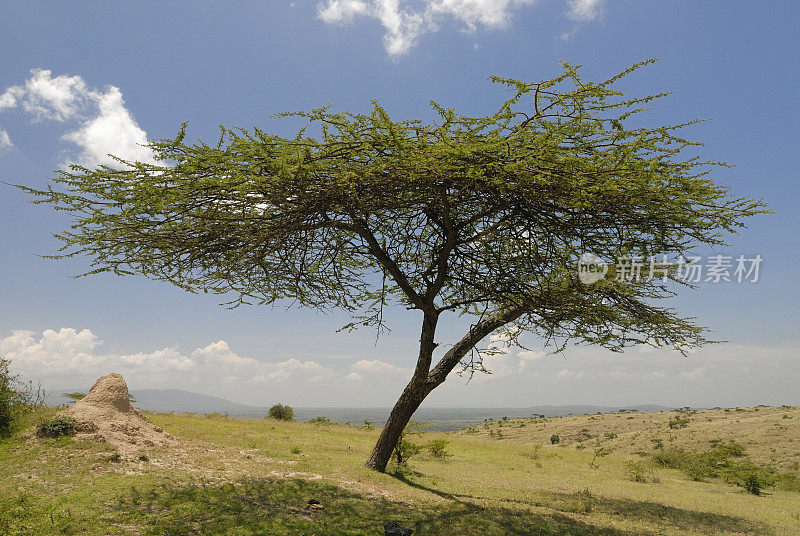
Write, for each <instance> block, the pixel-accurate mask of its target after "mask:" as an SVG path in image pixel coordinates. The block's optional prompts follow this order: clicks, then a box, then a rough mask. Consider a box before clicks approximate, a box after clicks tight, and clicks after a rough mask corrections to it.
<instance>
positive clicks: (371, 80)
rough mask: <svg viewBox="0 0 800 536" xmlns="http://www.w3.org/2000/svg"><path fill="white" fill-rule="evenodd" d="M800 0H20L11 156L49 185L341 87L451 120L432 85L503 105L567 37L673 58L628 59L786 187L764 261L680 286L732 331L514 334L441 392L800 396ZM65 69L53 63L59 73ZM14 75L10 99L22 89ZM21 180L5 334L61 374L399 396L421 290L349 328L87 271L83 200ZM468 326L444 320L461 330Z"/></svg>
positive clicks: (661, 397)
mask: <svg viewBox="0 0 800 536" xmlns="http://www.w3.org/2000/svg"><path fill="white" fill-rule="evenodd" d="M799 23H800V4H797V3H795V2H773V3H769V4H755V3H750V2H733V1H720V2H712V1H708V2H691V1H680V2H678V1H676V2H658V1H623V0H618V1H615V2H603V1H597V0H594V1H592V0H581V1H576V2H564V1H558V0H551V1H546V0H538V1H528V0H493V1H492V0H419V1H412V0H408V1H399V0H388V1H377V0H349V1H343V0H340V1H339V2H332V1H328V0H326V1H322V0H295V1H294V2H289V1H278V0H271V1H265V2H238V3H219V2H203V1H196V2H168V3H155V2H153V3H148V2H137V3H110V2H89V1H85V2H80V3H23V2H20V3H10V2H5V3H2V5H0V50H2V51H3V54H2V58H3V59H2V62H1V63H0V179H2V180H4V181H7V182H11V183H22V184H29V185H35V186H42V185H44V184H45V183H46V181H47V179H48V178H49V177H51V176H52V174H53V172H54V170H57V169H59V168H60V167H62V166H63V165H64V164H65V163H66V162H85V163H92V162H101V161H102V160H103V158H104V155H105V152H106V151H109V150H111V151H114V152H117V153H120V152H125V151H133V153H131V152H128V153H127V154H134V155H145V156H146V152H145V153H141V152H138V153H137V152H136V151H137V150H138V149H137V148H136V145H135V143H136V141H138V140H143V139H146V138H159V137H168V136H172V135H174V134H175V132H176V131H177V128H178V125H179V124H180V123H181V122H183V121H190V128H189V135H190V136H192V137H199V138H203V139H206V140H214V141H215V140H216V137H217V128H218V125H220V124H224V125H227V126H245V127H250V126H253V125H258V126H261V127H263V128H265V129H267V130H269V131H272V132H275V133H278V134H284V135H288V134H292V133H293V131H294V130H293V129H294V128H295V126H296V125H294V124H292V123H291V122H290V121H286V120H272V119H269V117H268V116H269V115H270V114H274V113H278V112H282V111H291V110H298V109H309V108H313V107H317V106H322V105H327V104H332V105H333V106H334V108H336V109H341V110H352V111H366V110H367V109H368V108H369V106H370V101H371V99H376V98H377V99H379V100H380V102H381V103H382V104H383V105H384V106H385V107H386V108H387V109H388V110H389V112H390V113H391V114H392V115H393V116H394V117H395V118H398V119H401V118H421V119H430V118H431V117H432V113H431V110H430V108H429V106H428V101H429V100H430V99H434V100H437V101H439V102H441V103H442V104H445V105H447V106H451V107H454V108H456V109H457V110H458V111H460V112H463V113H465V114H481V113H487V112H491V111H493V110H494V109H495V108H496V106H497V105H498V104H499V103H500V102H502V100H503V99H504V97H505V96H506V94H505V93H504V91H503V90H502V89H501V88H499V87H496V86H494V85H492V84H490V83H488V82H487V81H486V78H487V76H489V75H492V74H496V75H501V76H508V77H514V78H519V79H523V80H529V81H535V80H539V79H543V78H548V77H550V76H552V75H554V74H555V73H557V72H558V70H559V66H558V61H559V60H566V61H569V62H570V63H577V64H582V65H584V75H585V76H586V77H587V78H601V77H605V76H609V75H611V74H614V73H616V72H618V71H620V70H622V69H624V68H625V67H627V66H629V65H630V64H632V63H633V62H635V61H638V60H642V59H646V58H651V57H659V58H662V61H661V62H660V63H658V64H656V65H653V66H651V67H648V68H647V69H644V70H642V71H639V72H638V73H636V74H635V75H634V76H632V77H631V78H629V79H626V80H625V81H624V83H623V84H622V85H621V87H622V89H624V90H626V91H630V92H632V93H651V92H657V91H663V90H669V91H672V92H673V95H671V96H670V97H668V98H665V99H663V100H661V101H659V102H658V103H657V105H656V107H655V109H654V110H653V111H652V112H650V113H649V114H648V115H647V116H646V121H647V122H652V124H654V125H655V124H659V123H663V122H670V123H673V122H679V121H685V120H690V119H694V118H713V121H710V122H707V123H704V124H702V125H699V126H697V127H694V128H693V129H692V130H691V132H689V133H688V134H689V135H690V136H691V137H693V138H695V139H699V140H701V141H703V142H705V144H706V145H705V148H704V149H703V154H704V155H705V156H707V157H708V158H711V159H715V160H725V161H728V162H730V163H732V164H735V167H734V168H731V169H725V170H720V171H718V172H717V174H716V179H717V180H718V181H720V182H722V183H725V184H726V185H729V186H730V187H731V188H732V189H733V191H734V192H735V193H738V194H742V195H749V196H755V197H762V196H763V197H765V198H766V199H767V202H768V203H769V207H770V208H771V209H772V210H773V211H774V214H771V215H766V216H762V217H758V218H754V219H753V220H752V221H751V225H750V228H749V229H747V230H745V231H744V232H743V234H742V236H740V237H733V238H732V239H731V245H730V247H727V248H720V249H719V250H717V251H715V253H721V254H725V255H733V256H736V255H738V254H745V255H748V256H752V255H755V254H759V255H761V256H762V258H763V259H764V261H763V263H762V265H761V273H760V280H759V282H758V283H756V284H737V283H726V284H703V285H701V286H700V288H699V289H698V290H697V291H694V292H690V293H685V294H684V295H682V296H681V297H680V298H679V299H677V300H676V301H675V305H676V306H677V307H678V308H679V309H680V310H681V311H683V312H684V313H686V314H687V315H692V316H697V317H698V318H699V319H700V321H701V323H703V324H705V325H707V326H709V327H710V328H711V329H712V330H713V332H714V335H715V336H716V337H718V338H720V339H724V340H726V341H729V342H728V343H726V344H720V345H715V346H713V347H710V348H708V349H705V350H701V351H699V352H698V353H696V354H693V355H691V356H690V357H688V358H684V357H681V356H676V355H674V354H669V353H663V352H647V351H644V350H641V349H634V350H632V351H630V352H626V353H625V354H624V355H623V356H614V355H609V354H608V353H605V352H600V351H597V350H594V349H586V348H580V349H572V350H571V351H570V352H568V353H567V354H566V355H565V356H563V357H546V356H544V357H543V356H542V355H541V353H540V352H539V350H541V343H539V342H538V341H535V340H528V341H527V343H528V346H529V347H530V348H531V349H532V350H533V351H532V352H530V353H523V354H520V353H519V351H510V352H509V353H508V354H507V355H505V356H503V358H502V359H499V358H498V359H496V360H495V361H493V363H492V367H493V369H494V371H495V374H493V375H491V376H488V377H482V378H476V379H475V380H473V381H472V382H471V383H470V384H469V385H466V383H465V381H464V380H462V379H459V378H457V377H456V378H454V379H452V380H451V381H449V382H448V384H446V385H445V386H443V387H442V388H441V389H440V390H438V391H437V392H435V393H434V394H433V395H432V396H431V399H430V401H429V402H428V405H431V406H435V405H438V406H459V405H467V406H524V405H533V404H547V403H553V404H563V403H597V404H620V405H626V404H634V403H664V404H673V405H687V404H693V405H744V404H755V403H762V402H763V403H794V404H797V403H800V394H797V393H798V390H797V389H796V386H797V385H798V381H800V351H799V349H800V340H799V339H800V337H798V328H797V323H798V319H799V318H798V317H799V316H800V315H798V301H799V300H800V283H799V282H798V281H799V278H798V275H796V273H797V268H798V266H800V254H799V253H798V251H800V244H798V222H799V221H800V218H798V216H797V215H796V212H795V211H796V207H797V206H798V197H799V195H798V193H799V187H798V170H797V164H796V163H797V162H798V160H799V158H798V157H800V154H798V141H800V136H798V132H799V131H800V125H799V124H798V122H799V121H800V119H799V118H800V106H799V105H798V104H800V103H799V101H800V96H798V95H799V94H800V93H799V92H798V89H797V88H798V82H800V72H799V70H800V67H799V66H798V62H797V61H796V51H797V50H798V49H800V38H798V34H797V31H796V29H797V27H798V24H799ZM47 71H49V72H47ZM3 96H5V100H4V97H3ZM28 201H29V200H28V199H27V198H26V197H25V196H24V195H23V194H21V193H20V192H18V191H16V190H14V189H12V188H10V187H7V186H2V185H0V218H2V220H0V221H1V222H2V227H0V245H2V250H3V252H4V258H3V262H2V264H0V281H2V284H0V304H2V307H0V352H2V353H4V354H5V355H7V356H9V357H10V358H12V360H13V362H14V365H15V367H16V368H17V370H18V371H20V372H21V373H22V374H24V375H25V376H27V377H31V378H37V379H42V380H43V381H44V383H45V385H46V386H49V387H54V388H73V387H86V386H88V385H90V384H91V382H92V380H93V379H94V378H96V377H98V376H100V375H102V374H105V373H107V372H110V371H112V370H118V371H121V372H123V374H125V376H126V377H127V378H128V381H129V384H130V385H131V387H133V388H145V387H155V388H158V387H175V388H183V389H188V390H193V391H198V392H203V393H208V394H215V395H220V396H226V397H228V398H231V399H233V400H236V401H240V402H246V403H254V404H267V403H271V402H275V401H279V400H281V401H284V402H288V403H292V404H296V405H321V404H332V405H340V406H342V405H344V406H346V405H367V406H370V405H371V406H381V405H389V404H391V403H392V402H393V399H394V397H395V396H396V394H397V393H398V392H399V391H400V389H401V388H402V385H404V383H405V380H406V379H407V375H408V374H409V372H408V371H409V369H410V368H411V366H412V359H413V356H414V355H415V353H416V351H415V341H416V340H417V338H418V335H417V325H418V320H419V319H418V318H417V317H416V316H415V314H414V313H409V312H406V311H404V310H403V311H392V312H391V314H390V320H391V321H392V324H391V327H392V329H393V331H392V332H391V333H390V334H388V335H387V336H386V337H385V338H383V339H382V340H381V341H379V343H378V344H377V345H375V341H374V333H373V332H369V331H365V332H359V333H355V334H336V333H334V330H335V329H336V328H338V327H339V326H341V325H342V324H344V323H345V322H346V318H344V317H341V316H337V315H331V316H322V315H319V314H316V313H314V312H312V311H302V310H289V311H286V310H284V309H265V308H263V309H257V308H246V309H239V310H234V311H229V310H225V309H224V308H221V307H218V306H217V301H218V300H215V299H214V298H210V297H207V296H193V295H187V294H184V293H183V292H181V291H179V290H177V289H174V288H171V287H168V286H166V285H163V284H158V283H154V282H151V281H147V280H144V279H141V278H128V279H120V278H113V277H93V278H84V279H72V278H71V276H72V275H75V274H77V273H80V272H81V270H82V269H83V268H84V267H85V266H86V262H85V259H75V260H71V261H65V262H51V261H45V260H42V259H40V258H39V257H37V256H36V254H41V253H51V252H53V251H54V250H55V248H56V247H57V243H56V242H55V241H54V240H53V239H52V238H51V236H50V233H52V232H54V231H58V230H60V229H62V228H63V227H64V225H65V223H66V222H67V221H68V220H67V219H66V217H65V216H64V215H63V214H54V213H53V212H52V211H51V210H50V209H48V208H47V207H44V206H33V205H31V204H29V203H28ZM465 328H466V326H465V325H464V321H463V319H462V320H461V321H459V319H451V320H448V321H446V322H445V323H444V326H443V330H442V333H441V337H440V338H441V340H442V342H447V341H448V340H449V341H452V339H453V338H455V337H457V336H458V335H459V333H460V332H461V331H463V330H464V329H465Z"/></svg>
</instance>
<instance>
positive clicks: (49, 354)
mask: <svg viewBox="0 0 800 536" xmlns="http://www.w3.org/2000/svg"><path fill="white" fill-rule="evenodd" d="M102 346H103V343H102V341H101V340H100V339H99V338H98V337H97V336H96V335H95V334H94V333H93V332H92V331H91V330H88V329H84V330H81V331H78V330H75V329H72V328H62V329H60V330H58V331H55V330H45V331H44V332H42V333H41V334H37V333H34V332H32V331H14V332H13V333H12V334H11V335H9V336H7V337H5V338H3V339H0V355H4V356H5V357H6V358H8V359H9V360H10V361H11V363H12V365H13V366H14V369H15V371H16V372H18V373H20V374H22V375H23V376H25V377H29V378H42V377H48V378H53V377H55V378H59V377H60V378H83V377H86V378H95V377H97V376H100V375H103V374H107V373H109V372H119V373H121V374H123V375H124V376H125V377H126V378H134V379H136V380H139V381H145V382H148V383H161V384H167V385H172V386H177V385H183V384H186V383H198V382H205V383H210V382H214V381H216V380H219V379H222V380H224V381H226V382H228V383H231V382H241V383H256V384H279V383H281V382H285V381H287V380H294V381H301V382H303V381H308V382H318V381H320V380H322V379H325V378H327V377H330V376H331V375H332V374H333V371H331V370H330V369H327V368H325V367H323V366H322V365H320V364H319V363H317V362H315V361H300V360H298V359H294V358H292V359H288V360H285V361H278V362H268V361H259V360H257V359H253V358H250V357H242V356H239V355H237V354H236V353H234V352H233V351H232V350H231V348H230V346H229V344H228V343H227V342H225V341H217V342H213V343H211V344H208V345H207V346H204V347H202V348H197V349H195V350H194V351H192V352H190V353H189V354H185V353H183V352H181V351H180V350H178V349H177V348H162V349H158V350H155V351H151V352H137V353H133V354H122V353H114V352H104V351H103V350H102Z"/></svg>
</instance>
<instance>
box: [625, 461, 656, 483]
mask: <svg viewBox="0 0 800 536" xmlns="http://www.w3.org/2000/svg"><path fill="white" fill-rule="evenodd" d="M625 472H626V473H627V475H628V478H629V479H630V480H632V481H634V482H642V483H644V484H647V483H649V482H652V483H654V484H655V483H658V477H656V476H655V474H654V473H653V470H652V469H651V468H650V467H648V466H647V465H645V464H644V463H643V462H639V461H633V460H629V461H627V462H625Z"/></svg>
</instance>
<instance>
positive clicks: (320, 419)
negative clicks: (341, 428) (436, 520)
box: [289, 417, 333, 424]
mask: <svg viewBox="0 0 800 536" xmlns="http://www.w3.org/2000/svg"><path fill="white" fill-rule="evenodd" d="M289 420H291V419H289ZM308 422H310V423H312V424H333V423H332V422H331V420H330V419H329V418H327V417H314V418H313V419H311V420H310V421H308Z"/></svg>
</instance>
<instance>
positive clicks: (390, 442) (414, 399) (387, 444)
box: [366, 307, 524, 472]
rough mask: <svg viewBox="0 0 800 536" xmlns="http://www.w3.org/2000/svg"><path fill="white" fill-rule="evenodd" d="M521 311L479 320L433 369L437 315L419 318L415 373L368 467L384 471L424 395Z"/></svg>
mask: <svg viewBox="0 0 800 536" xmlns="http://www.w3.org/2000/svg"><path fill="white" fill-rule="evenodd" d="M523 312H524V309H522V308H519V307H517V308H511V309H508V310H506V311H503V312H501V313H500V314H498V315H497V316H495V317H492V318H487V319H484V320H481V321H480V322H478V323H477V324H475V325H474V326H472V327H471V328H470V330H469V331H468V332H467V334H466V335H464V336H463V337H462V338H461V340H459V341H458V342H457V343H456V344H454V345H453V346H452V347H451V348H450V350H448V351H447V353H445V355H444V356H443V357H442V359H441V360H440V361H439V363H437V365H436V366H435V367H433V368H432V369H431V360H432V357H433V350H434V349H435V348H436V343H435V342H434V335H435V333H436V323H437V320H438V314H430V313H428V314H426V315H425V317H424V319H423V321H422V336H421V337H420V351H419V357H418V359H417V367H416V369H415V370H414V376H412V378H411V381H410V382H408V385H406V388H405V389H404V390H403V394H401V395H400V398H399V399H398V400H397V402H396V403H395V405H394V407H393V408H392V412H391V413H390V414H389V419H388V420H387V421H386V425H385V426H384V427H383V430H382V431H381V435H380V437H379V438H378V442H377V443H376V444H375V448H374V449H372V455H370V457H369V460H368V461H367V464H366V465H367V467H369V468H370V469H375V470H376V471H380V472H384V471H386V465H387V464H388V463H389V460H390V459H391V457H392V451H393V450H394V447H395V445H397V441H398V440H399V439H400V434H402V433H403V430H405V428H406V425H408V421H410V420H411V416H412V415H414V412H415V411H417V409H418V408H419V406H420V404H422V401H423V400H425V397H426V396H428V395H429V394H430V392H431V391H433V390H434V389H435V388H436V387H438V386H439V385H441V384H442V383H444V381H445V379H446V378H447V375H448V374H449V373H450V371H452V370H453V368H454V367H455V366H456V365H457V364H458V363H459V361H460V360H461V358H462V357H464V356H465V355H466V354H467V352H469V350H470V349H471V348H472V347H474V346H475V345H476V344H477V343H479V342H480V341H481V339H483V338H484V337H486V336H487V335H489V334H490V333H492V332H493V331H494V330H496V329H498V328H500V327H502V326H504V325H506V324H507V323H508V322H511V321H513V320H515V319H516V318H519V316H520V315H522V314H523Z"/></svg>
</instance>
